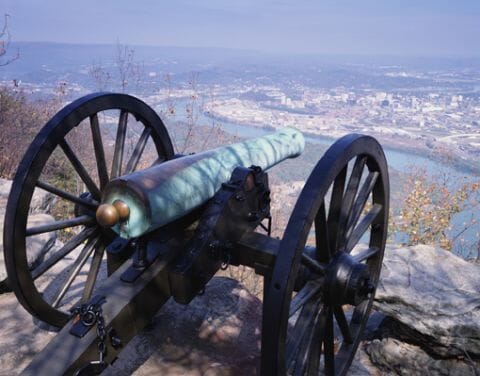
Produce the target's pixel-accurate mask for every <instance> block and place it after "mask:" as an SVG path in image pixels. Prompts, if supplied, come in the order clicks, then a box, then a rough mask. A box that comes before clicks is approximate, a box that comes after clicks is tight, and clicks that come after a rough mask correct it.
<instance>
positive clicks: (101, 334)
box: [95, 305, 107, 363]
mask: <svg viewBox="0 0 480 376" xmlns="http://www.w3.org/2000/svg"><path fill="white" fill-rule="evenodd" d="M95 316H96V318H97V336H98V354H99V362H100V363H103V362H104V358H105V355H106V354H107V346H106V344H105V337H106V336H107V333H106V331H105V319H104V318H103V312H102V307H101V306H99V305H97V306H96V310H95Z"/></svg>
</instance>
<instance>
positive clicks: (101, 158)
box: [90, 114, 109, 190]
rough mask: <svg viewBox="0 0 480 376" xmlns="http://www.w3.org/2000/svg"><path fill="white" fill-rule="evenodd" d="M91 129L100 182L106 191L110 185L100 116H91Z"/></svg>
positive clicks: (101, 187)
mask: <svg viewBox="0 0 480 376" xmlns="http://www.w3.org/2000/svg"><path fill="white" fill-rule="evenodd" d="M90 129H91V131H92V139H93V148H94V150H95V159H96V160H97V169H98V178H99V180H100V189H102V190H103V189H104V188H105V186H106V185H107V184H108V181H109V179H108V171H107V162H106V161H105V151H104V149H103V142H102V133H101V132H100V127H99V126H98V114H94V115H92V116H90Z"/></svg>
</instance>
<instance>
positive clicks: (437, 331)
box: [366, 245, 480, 375]
mask: <svg viewBox="0 0 480 376" xmlns="http://www.w3.org/2000/svg"><path fill="white" fill-rule="evenodd" d="M374 304H375V305H374V306H375V308H376V309H377V310H379V311H380V312H382V313H383V314H385V315H387V316H388V317H389V318H388V319H386V320H384V322H383V323H382V324H381V325H380V327H379V329H378V331H377V334H376V335H375V336H374V337H376V338H377V339H376V340H373V341H372V342H371V343H370V344H368V345H367V346H366V350H367V352H368V354H369V355H370V358H371V360H372V361H373V362H374V363H375V364H377V365H380V366H382V367H384V368H386V369H388V370H389V371H393V372H395V373H396V374H401V375H407V374H408V375H411V374H421V373H425V372H428V374H432V375H447V374H448V375H470V374H472V375H473V374H474V373H472V372H474V371H472V370H474V369H475V368H476V367H480V265H478V264H475V263H469V262H467V261H465V260H463V259H462V258H460V257H458V256H455V255H454V254H452V253H451V252H447V251H445V250H443V249H439V248H435V247H432V246H426V245H418V246H414V247H403V248H397V249H393V248H392V247H390V248H387V250H386V252H385V258H384V261H383V269H382V274H381V278H380V282H379V286H378V288H377V293H376V296H375V303H374Z"/></svg>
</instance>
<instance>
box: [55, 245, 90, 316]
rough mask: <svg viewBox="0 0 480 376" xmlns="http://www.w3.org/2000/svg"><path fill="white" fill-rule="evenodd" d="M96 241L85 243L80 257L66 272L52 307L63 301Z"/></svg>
mask: <svg viewBox="0 0 480 376" xmlns="http://www.w3.org/2000/svg"><path fill="white" fill-rule="evenodd" d="M98 239H99V238H98V237H94V238H90V239H89V240H88V241H87V244H85V247H84V248H83V249H82V251H81V252H80V255H79V256H78V258H77V259H76V260H75V262H74V264H73V265H72V268H71V269H70V271H69V272H68V275H67V278H66V279H65V281H64V283H63V285H62V286H61V287H60V289H59V290H58V291H57V293H56V294H55V300H54V301H53V303H52V306H53V307H55V308H57V307H58V305H59V304H60V301H61V300H62V299H63V297H64V296H65V294H66V293H67V291H68V289H69V288H70V286H71V285H72V283H73V281H74V280H75V278H76V277H77V275H78V273H80V270H82V267H83V265H85V263H86V262H87V260H88V258H89V257H90V255H91V254H92V252H93V250H94V245H95V243H96V242H97V241H98Z"/></svg>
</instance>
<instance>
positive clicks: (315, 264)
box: [302, 253, 325, 276]
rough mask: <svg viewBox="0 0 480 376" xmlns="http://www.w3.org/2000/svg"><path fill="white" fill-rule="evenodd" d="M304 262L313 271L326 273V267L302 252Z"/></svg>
mask: <svg viewBox="0 0 480 376" xmlns="http://www.w3.org/2000/svg"><path fill="white" fill-rule="evenodd" d="M302 264H303V265H304V266H306V267H307V268H308V269H310V271H312V272H313V273H317V274H320V275H322V276H323V275H325V267H324V266H322V265H321V264H319V263H318V261H316V260H314V259H313V258H311V257H310V256H308V255H307V254H306V253H302Z"/></svg>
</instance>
